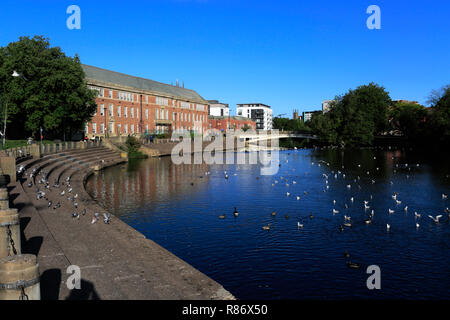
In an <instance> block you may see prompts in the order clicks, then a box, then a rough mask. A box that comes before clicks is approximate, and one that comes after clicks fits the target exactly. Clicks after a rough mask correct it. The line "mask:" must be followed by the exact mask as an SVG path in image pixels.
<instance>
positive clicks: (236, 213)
mask: <svg viewBox="0 0 450 320" xmlns="http://www.w3.org/2000/svg"><path fill="white" fill-rule="evenodd" d="M233 214H234V216H235V217H237V216H238V215H239V212H238V211H237V210H236V207H234V211H233Z"/></svg>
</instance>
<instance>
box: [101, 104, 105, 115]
mask: <svg viewBox="0 0 450 320" xmlns="http://www.w3.org/2000/svg"><path fill="white" fill-rule="evenodd" d="M100 115H101V116H104V115H105V105H104V104H102V105H100Z"/></svg>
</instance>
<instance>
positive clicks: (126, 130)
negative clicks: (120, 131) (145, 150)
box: [124, 124, 128, 133]
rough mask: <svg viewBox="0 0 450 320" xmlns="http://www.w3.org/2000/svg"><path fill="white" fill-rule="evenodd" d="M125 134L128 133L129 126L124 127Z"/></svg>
mask: <svg viewBox="0 0 450 320" xmlns="http://www.w3.org/2000/svg"><path fill="white" fill-rule="evenodd" d="M124 129H125V133H128V124H125V125H124Z"/></svg>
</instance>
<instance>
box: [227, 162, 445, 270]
mask: <svg viewBox="0 0 450 320" xmlns="http://www.w3.org/2000/svg"><path fill="white" fill-rule="evenodd" d="M288 155H289V154H288ZM392 159H394V157H393V158H392ZM374 160H376V157H374ZM285 162H286V164H287V163H289V160H285ZM311 165H312V166H314V165H317V166H318V167H321V166H322V167H330V163H328V162H326V161H323V160H319V161H318V162H317V163H315V162H311ZM279 166H281V163H280V164H279ZM357 167H358V168H361V164H358V165H357ZM414 167H415V168H419V167H420V164H415V165H412V166H411V165H409V164H406V163H405V164H396V165H395V169H394V170H393V172H394V173H397V171H398V170H399V169H402V170H406V171H407V174H406V175H405V176H406V178H407V179H410V178H412V177H413V173H414V171H413V170H412V169H411V168H414ZM292 170H293V171H295V168H292ZM329 170H330V171H329V172H327V173H328V174H327V173H323V174H322V177H323V178H324V187H323V192H324V193H325V192H328V191H329V190H330V183H329V180H330V179H333V178H334V179H335V180H338V179H342V180H343V181H344V185H343V186H342V187H341V188H342V189H343V190H347V191H350V193H354V195H353V196H351V197H349V198H347V201H345V200H344V201H343V203H342V204H343V208H344V209H343V210H344V212H343V213H344V214H343V221H342V223H340V224H339V227H338V229H339V231H340V232H343V231H344V230H345V228H351V227H353V226H354V225H355V224H356V223H357V222H356V221H354V220H353V218H352V216H351V215H350V214H349V213H347V212H350V211H349V210H347V209H349V208H350V206H354V205H355V201H356V200H355V198H356V194H357V192H358V191H360V190H361V189H362V187H361V185H360V184H359V183H360V181H361V176H357V177H356V178H350V175H351V173H349V172H348V173H347V175H346V173H345V172H344V170H345V167H344V166H342V167H341V170H337V171H336V170H331V168H329ZM375 170H376V171H379V170H380V168H378V167H377V168H376V169H375ZM308 174H309V173H308V172H305V175H306V176H307V175H308ZM235 175H236V174H235ZM365 175H367V179H368V181H369V183H371V184H375V183H376V182H377V181H376V180H375V178H374V176H371V173H370V171H366V172H365ZM224 177H225V179H229V175H228V173H227V171H224ZM257 179H258V178H257ZM294 179H295V178H294ZM289 180H290V179H289ZM289 180H288V179H287V178H286V177H283V176H280V177H279V178H277V179H276V180H274V181H273V183H272V187H275V186H276V185H282V184H284V185H285V186H286V188H288V187H289V186H290V185H296V184H297V181H295V180H291V181H289ZM389 183H390V185H391V186H392V185H394V182H393V181H390V182H389ZM352 190H353V191H352ZM303 195H304V196H306V195H308V192H307V191H304V192H303ZM291 196H294V197H295V199H296V200H297V201H299V200H301V199H302V195H301V194H297V195H294V194H293V193H292V191H286V197H291ZM399 197H400V196H399V193H398V192H396V191H394V192H393V193H392V195H391V198H392V201H393V202H392V203H393V206H391V208H389V209H388V210H387V212H386V214H387V215H388V217H389V216H391V215H393V214H394V213H395V212H397V211H403V212H404V213H408V212H409V211H411V209H410V206H408V205H407V204H405V203H403V207H400V206H401V205H402V202H403V200H401V199H400V198H399ZM441 198H442V200H443V201H446V200H447V199H448V194H445V193H442V194H441ZM332 202H333V205H332V206H331V209H330V211H331V214H332V215H333V216H335V215H339V214H340V213H341V210H342V209H341V210H339V208H337V207H336V204H337V201H336V200H333V201H332ZM374 204H376V203H374V199H373V196H372V195H369V196H368V198H367V199H366V200H363V201H362V203H361V211H362V212H363V219H362V221H361V222H363V223H364V224H366V225H370V224H372V222H373V221H374V217H375V209H374V207H376V205H375V206H373V205H374ZM356 205H357V204H356ZM399 207H400V208H399ZM444 212H445V213H446V214H447V215H448V219H447V221H450V209H449V208H448V207H447V208H445V210H444ZM276 214H277V213H276V211H273V212H272V213H271V215H272V216H276ZM233 215H234V217H238V216H239V213H238V211H237V208H234V212H233ZM422 215H423V214H421V213H418V212H417V211H414V223H415V228H416V229H419V228H420V223H419V222H420V219H421V217H422ZM424 216H426V217H427V218H429V219H431V220H432V221H433V222H434V223H435V224H439V223H441V222H442V218H443V217H444V214H437V215H431V214H426V215H424ZM225 217H226V215H225V214H222V215H220V216H219V218H220V219H225ZM313 217H314V216H313V214H312V213H310V214H309V219H313ZM285 218H286V219H288V218H289V215H288V214H286V215H285ZM356 220H361V219H356ZM388 222H389V221H388ZM304 226H305V224H304V221H302V220H300V221H297V228H298V229H303V228H304ZM394 228H395V226H394ZM262 229H263V230H266V231H269V230H271V224H270V223H269V224H266V225H263V226H262ZM391 229H392V225H391V223H386V230H387V231H390V230H391ZM344 255H345V257H346V258H347V259H348V258H349V257H350V255H349V253H348V252H347V251H346V252H345V253H344ZM347 265H348V266H349V267H350V268H359V267H360V265H358V264H355V263H352V262H351V261H349V260H348V261H347Z"/></svg>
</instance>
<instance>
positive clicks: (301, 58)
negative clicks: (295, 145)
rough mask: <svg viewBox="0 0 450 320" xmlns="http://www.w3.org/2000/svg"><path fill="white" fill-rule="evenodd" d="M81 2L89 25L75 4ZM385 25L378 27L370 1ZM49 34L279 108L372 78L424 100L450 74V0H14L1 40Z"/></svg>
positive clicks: (66, 46)
mask: <svg viewBox="0 0 450 320" xmlns="http://www.w3.org/2000/svg"><path fill="white" fill-rule="evenodd" d="M71 4H76V5H78V6H79V7H80V8H81V30H69V29H68V28H67V27H66V20H67V18H68V17H69V15H68V14H67V13H66V9H67V7H68V6H69V5H71ZM372 4H375V5H378V6H379V7H380V9H381V30H369V29H368V28H367V27H366V20H367V18H368V17H369V14H367V13H366V9H367V7H368V6H369V5H372ZM25 35H28V36H33V35H44V36H46V37H48V38H50V41H51V44H52V46H60V47H61V48H62V49H63V51H64V52H65V53H66V54H67V55H70V56H73V55H74V54H75V53H78V54H79V56H80V58H81V61H82V62H83V63H85V64H90V65H94V66H98V67H101V68H106V69H111V70H114V71H118V72H123V73H127V74H131V75H135V76H141V77H145V78H150V79H153V80H157V81H161V82H165V83H169V84H170V83H175V81H176V79H178V80H179V81H180V84H181V83H182V82H183V81H184V83H185V86H186V87H187V88H190V89H194V90H196V91H197V92H198V93H199V94H200V95H202V96H203V97H204V98H205V99H218V100H220V101H223V102H226V103H229V104H230V107H231V109H232V112H233V113H234V112H235V109H236V103H246V102H262V103H265V104H268V105H271V106H272V108H273V109H274V115H277V114H287V115H289V116H292V110H293V109H294V108H295V109H298V110H300V111H305V110H315V109H319V108H320V106H321V102H322V100H325V99H329V98H333V97H334V96H335V95H337V94H343V93H345V92H346V91H348V89H351V88H355V87H357V86H358V85H362V84H367V83H369V82H371V81H374V82H376V83H378V84H380V85H382V86H384V87H385V88H386V89H387V90H388V91H389V92H390V94H391V97H392V98H393V99H408V100H417V101H419V102H420V103H425V101H426V100H427V96H428V95H429V93H430V91H431V90H432V89H438V88H440V87H441V86H443V85H445V84H449V83H450V1H448V0H439V1H410V0H408V1H407V0H389V1H381V0H370V1H361V0H360V1H355V0H345V1H344V0H342V1H331V0H322V1H314V0H297V1H274V0H273V1H265V0H259V1H253V0H239V1H238V0H165V1H164V0H147V1H143V0H142V1H135V0H129V1H102V0H96V1H93V0H90V1H77V0H71V1H65V0H53V1H50V0H47V1H36V0H35V1H32V0H26V1H23V0H22V1H17V0H15V1H11V0H2V1H1V7H0V46H5V45H7V44H8V43H9V42H12V41H17V40H18V38H19V37H20V36H25Z"/></svg>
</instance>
